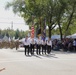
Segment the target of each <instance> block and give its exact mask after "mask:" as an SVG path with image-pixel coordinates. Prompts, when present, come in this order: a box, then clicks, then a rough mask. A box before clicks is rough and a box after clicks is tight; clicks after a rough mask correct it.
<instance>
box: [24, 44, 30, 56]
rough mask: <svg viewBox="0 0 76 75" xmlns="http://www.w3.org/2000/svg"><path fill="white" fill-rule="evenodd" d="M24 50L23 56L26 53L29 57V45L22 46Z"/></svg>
mask: <svg viewBox="0 0 76 75" xmlns="http://www.w3.org/2000/svg"><path fill="white" fill-rule="evenodd" d="M24 48H25V55H26V52H27V54H28V55H29V52H30V51H29V45H24Z"/></svg>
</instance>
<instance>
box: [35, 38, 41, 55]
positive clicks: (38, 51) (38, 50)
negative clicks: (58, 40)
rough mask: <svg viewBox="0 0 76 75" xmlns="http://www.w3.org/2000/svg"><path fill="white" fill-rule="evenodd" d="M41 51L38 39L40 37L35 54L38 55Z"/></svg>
mask: <svg viewBox="0 0 76 75" xmlns="http://www.w3.org/2000/svg"><path fill="white" fill-rule="evenodd" d="M40 50H41V39H40V37H38V40H37V51H36V53H37V54H40V52H41V51H40Z"/></svg>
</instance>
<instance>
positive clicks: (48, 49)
mask: <svg viewBox="0 0 76 75" xmlns="http://www.w3.org/2000/svg"><path fill="white" fill-rule="evenodd" d="M50 52H51V46H49V45H47V53H48V54H50Z"/></svg>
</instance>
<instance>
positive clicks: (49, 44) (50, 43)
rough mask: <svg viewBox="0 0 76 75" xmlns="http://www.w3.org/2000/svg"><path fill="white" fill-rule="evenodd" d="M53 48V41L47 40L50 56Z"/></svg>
mask: <svg viewBox="0 0 76 75" xmlns="http://www.w3.org/2000/svg"><path fill="white" fill-rule="evenodd" d="M51 48H52V41H51V39H50V38H49V39H48V40H47V53H48V54H50V52H51Z"/></svg>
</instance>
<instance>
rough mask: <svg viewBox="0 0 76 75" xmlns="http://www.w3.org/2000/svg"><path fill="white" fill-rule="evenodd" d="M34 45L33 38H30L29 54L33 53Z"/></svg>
mask: <svg viewBox="0 0 76 75" xmlns="http://www.w3.org/2000/svg"><path fill="white" fill-rule="evenodd" d="M34 47H35V40H34V38H31V42H30V51H31V54H34Z"/></svg>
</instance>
